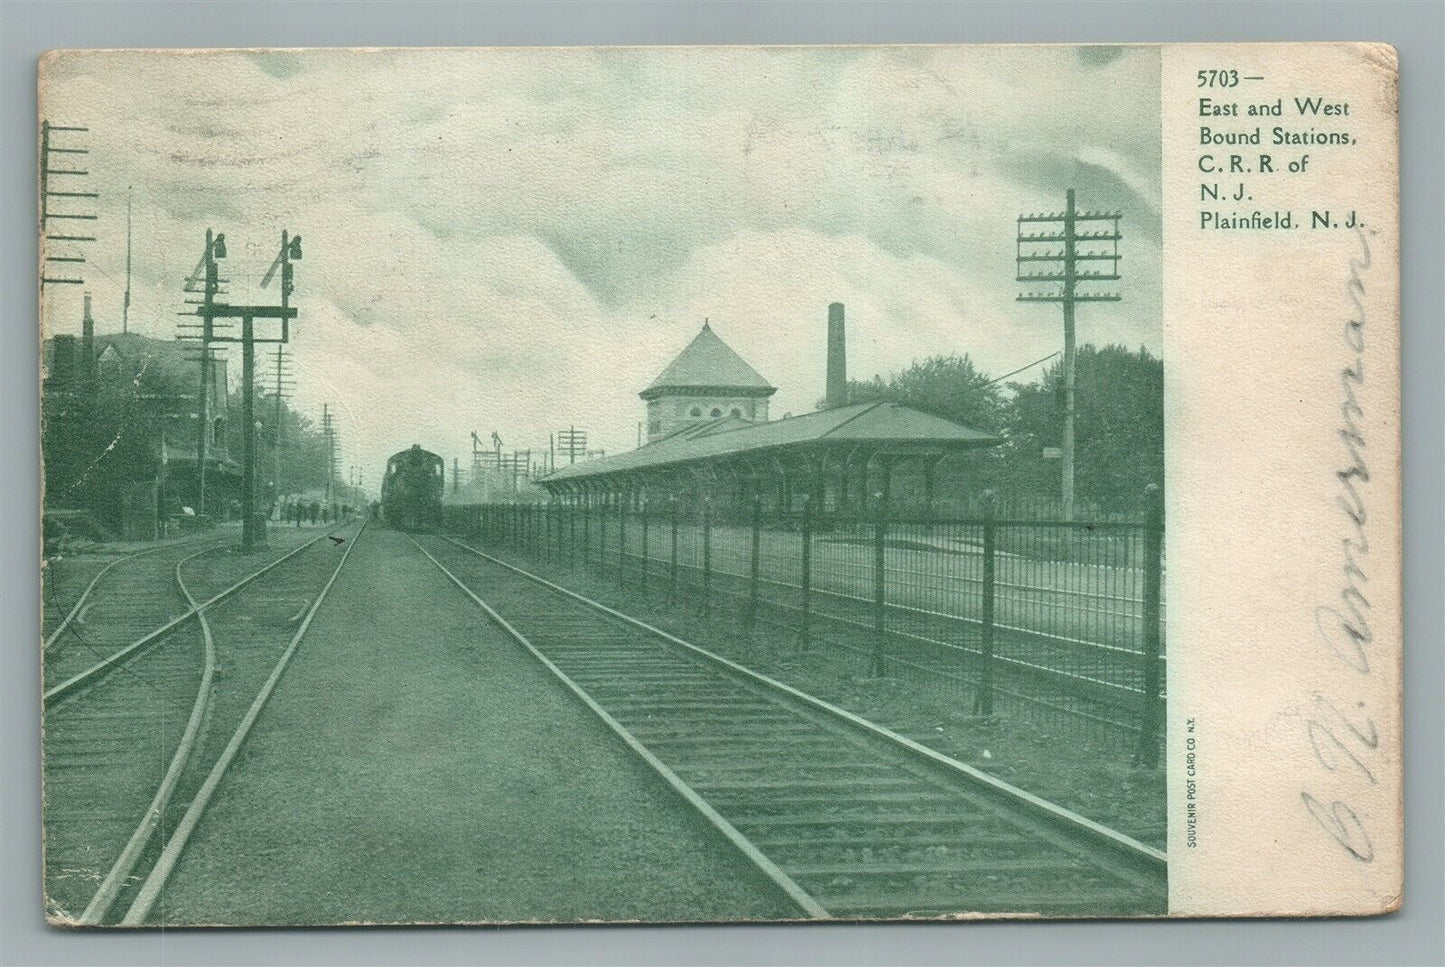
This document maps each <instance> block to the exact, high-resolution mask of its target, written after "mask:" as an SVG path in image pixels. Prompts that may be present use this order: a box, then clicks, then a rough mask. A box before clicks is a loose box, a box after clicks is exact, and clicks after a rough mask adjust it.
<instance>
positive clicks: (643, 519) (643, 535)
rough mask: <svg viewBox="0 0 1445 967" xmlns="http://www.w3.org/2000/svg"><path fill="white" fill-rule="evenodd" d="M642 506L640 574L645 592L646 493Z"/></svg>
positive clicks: (646, 566)
mask: <svg viewBox="0 0 1445 967" xmlns="http://www.w3.org/2000/svg"><path fill="white" fill-rule="evenodd" d="M640 506H641V512H642V572H641V573H640V574H639V575H638V576H639V577H640V578H641V579H642V580H641V582H640V584H641V588H642V590H643V591H644V592H646V591H647V568H648V562H647V496H646V495H645V494H644V495H643V497H642V503H641V505H640Z"/></svg>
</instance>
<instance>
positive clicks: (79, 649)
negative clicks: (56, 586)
mask: <svg viewBox="0 0 1445 967" xmlns="http://www.w3.org/2000/svg"><path fill="white" fill-rule="evenodd" d="M220 546H221V541H220V540H218V539H216V538H214V537H205V538H197V539H192V540H186V541H176V542H172V543H167V544H161V545H159V546H156V547H147V548H145V549H143V550H140V551H137V552H135V553H132V554H127V555H125V556H123V557H118V558H116V559H115V560H113V561H111V562H110V563H108V564H106V565H105V566H104V567H103V568H101V569H100V570H99V571H97V572H96V574H95V576H94V577H92V578H91V579H90V581H89V583H87V584H86V586H85V588H84V589H83V590H82V591H81V593H80V594H79V596H77V597H76V599H75V602H74V604H72V605H71V606H70V608H69V610H68V611H66V613H65V616H64V617H63V618H62V619H61V620H60V621H58V622H56V624H55V626H54V628H53V629H51V631H50V633H49V634H48V635H46V636H45V639H44V642H43V644H42V650H43V652H44V655H45V673H46V679H47V683H53V682H55V681H62V680H64V678H66V677H69V675H70V674H73V673H74V672H76V671H79V670H81V669H82V668H84V667H86V665H87V664H88V663H90V662H94V661H95V660H96V659H97V658H100V657H102V656H104V655H106V654H109V653H110V652H111V651H112V650H114V647H116V646H118V645H120V644H122V643H124V642H128V641H133V640H134V639H135V638H136V637H138V636H139V635H141V634H143V633H145V632H146V631H149V630H150V629H152V628H154V627H156V626H157V625H159V624H161V623H163V622H164V621H165V620H166V619H168V618H170V617H174V615H175V614H176V613H177V611H178V610H184V607H183V606H182V605H183V601H184V599H183V598H182V597H181V596H180V595H179V594H178V593H177V591H176V589H175V588H174V587H173V586H171V585H170V583H169V581H168V580H167V578H168V575H169V572H170V571H171V569H172V568H174V567H175V565H176V562H177V561H178V560H179V559H181V558H182V557H187V556H190V555H192V554H193V553H195V552H196V550H197V549H198V548H199V549H201V550H202V551H203V552H204V551H207V550H213V549H215V548H218V547H220ZM52 580H53V579H52V578H50V577H47V583H49V582H50V581H52ZM47 593H50V592H49V591H47Z"/></svg>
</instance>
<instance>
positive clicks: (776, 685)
mask: <svg viewBox="0 0 1445 967" xmlns="http://www.w3.org/2000/svg"><path fill="white" fill-rule="evenodd" d="M442 537H443V539H444V540H446V541H448V542H449V543H451V544H454V545H456V546H457V547H460V548H462V549H463V550H465V551H468V552H469V553H472V554H475V555H476V556H477V557H480V558H482V559H483V560H486V561H490V562H491V563H493V564H495V565H497V566H499V567H501V568H504V569H506V570H508V571H511V572H513V573H514V574H517V575H519V576H521V577H524V578H526V579H527V580H529V581H532V582H533V583H535V584H538V585H540V586H542V587H545V588H549V589H551V590H552V591H554V592H556V593H558V594H560V595H563V596H564V597H567V598H570V599H572V600H574V601H577V602H579V603H581V604H583V605H585V606H587V607H589V608H591V609H593V610H594V611H597V612H600V613H602V614H605V615H608V616H610V617H612V618H615V619H616V620H618V621H620V622H622V623H624V624H626V625H630V626H632V627H634V628H637V629H638V630H640V631H643V632H645V633H646V634H648V635H651V636H652V637H655V638H658V639H659V640H662V641H664V642H667V643H669V644H671V645H674V646H676V647H679V648H683V649H685V650H687V651H688V652H690V653H692V654H695V655H698V656H699V657H701V658H704V659H706V660H707V661H709V662H712V663H714V664H716V665H718V666H721V667H723V668H725V669H728V670H729V671H731V672H733V673H735V674H737V675H739V676H741V677H743V678H745V679H747V680H749V681H752V682H755V683H758V684H761V685H763V686H765V687H766V688H768V689H770V690H772V691H775V692H779V693H782V694H784V695H787V696H789V697H790V698H792V699H793V700H795V701H797V702H801V703H802V704H804V705H807V706H810V707H812V708H814V709H816V710H818V711H821V712H824V713H826V714H827V715H829V716H831V717H832V718H834V719H836V720H838V721H841V722H844V723H847V724H848V725H849V726H851V727H852V728H854V729H856V730H858V731H860V732H862V733H864V734H867V735H871V736H873V737H875V738H876V739H880V740H883V741H885V742H886V743H888V744H889V745H890V746H893V747H896V748H899V749H903V750H906V751H907V752H908V753H909V754H910V755H911V756H912V757H913V758H914V759H915V760H918V761H921V762H923V763H926V764H928V765H931V766H933V767H937V768H940V769H941V770H942V771H943V772H944V773H945V774H948V775H952V776H953V777H955V778H956V779H960V780H963V781H964V782H966V783H967V784H969V785H971V786H972V787H974V788H975V789H977V790H978V791H980V792H983V793H988V794H990V795H991V796H992V797H993V798H995V799H996V800H997V801H1000V802H1002V803H1005V804H1007V805H1010V806H1012V807H1013V808H1015V809H1016V810H1017V811H1019V812H1023V813H1025V814H1028V815H1031V816H1033V817H1034V818H1036V819H1039V820H1041V821H1043V822H1045V823H1047V824H1049V825H1051V826H1052V827H1054V828H1055V829H1056V830H1058V831H1060V832H1062V833H1064V834H1065V835H1066V836H1068V837H1070V838H1072V839H1074V840H1076V841H1077V840H1083V841H1085V842H1087V843H1088V844H1090V845H1092V846H1095V847H1098V848H1101V849H1103V850H1106V851H1108V852H1109V853H1110V854H1112V855H1113V856H1115V857H1117V858H1118V859H1120V860H1121V861H1123V862H1124V864H1125V865H1127V866H1128V867H1130V868H1132V869H1134V870H1136V871H1137V872H1139V873H1142V874H1144V875H1146V876H1148V877H1150V878H1157V877H1160V876H1163V875H1165V873H1166V870H1167V863H1168V857H1167V854H1166V853H1165V852H1164V851H1163V850H1159V849H1156V848H1154V847H1152V846H1149V845H1147V844H1145V843H1141V842H1139V841H1138V840H1136V839H1134V838H1133V837H1130V836H1127V835H1125V834H1124V833H1121V832H1119V831H1117V830H1114V829H1110V828H1109V827H1107V826H1105V825H1103V824H1102V823H1098V822H1095V821H1094V820H1092V819H1089V818H1088V817H1086V816H1081V815H1080V814H1078V813H1076V812H1073V811H1072V810H1069V809H1065V808H1064V807H1063V806H1060V805H1058V804H1057V803H1053V802H1050V801H1048V800H1047V799H1044V798H1042V797H1040V796H1036V795H1034V794H1033V793H1031V792H1028V791H1026V790H1023V789H1020V788H1018V787H1017V786H1014V785H1011V784H1010V783H1007V782H1004V781H1003V780H1001V779H998V778H995V777H994V776H991V775H989V774H988V773H985V772H982V771H981V770H979V769H976V768H974V767H973V766H970V765H968V764H967V763H963V762H959V761H958V760H956V759H953V758H950V757H949V756H946V755H943V754H942V753H940V752H936V751H934V750H933V749H930V748H928V747H927V746H925V745H922V744H920V743H918V742H915V741H913V740H912V739H910V738H907V737H906V736H903V735H899V734H898V733H896V732H894V731H892V730H891V729H888V728H885V727H884V726H881V725H878V724H877V723H875V722H871V721H869V720H868V719H865V718H863V717H861V716H859V715H855V714H854V713H852V712H849V711H848V710H847V709H844V708H841V707H839V706H837V705H834V704H832V703H831V702H827V701H824V700H823V699H820V698H817V697H815V696H813V695H809V694H808V693H807V692H803V691H800V690H799V689H796V688H794V687H792V686H791V685H787V684H785V683H783V682H780V681H778V680H777V679H774V678H770V677H768V676H766V675H762V674H760V673H758V672H755V671H753V670H752V669H750V668H748V667H746V666H744V665H740V664H738V663H737V662H734V661H731V660H730V659H727V658H724V657H722V656H721V655H717V654H714V653H713V652H710V651H708V650H707V649H705V648H700V647H698V646H697V645H694V644H692V643H691V642H688V641H685V640H683V639H682V638H679V637H677V636H676V635H673V634H670V633H668V632H666V631H663V630H662V629H661V628H657V627H654V626H653V625H650V624H648V623H647V622H645V621H641V620H639V619H637V618H634V617H632V616H631V615H628V614H625V613H623V612H621V611H618V610H617V609H615V608H611V607H608V606H607V605H605V604H602V603H601V602H599V601H594V600H592V599H591V598H588V597H585V596H584V595H581V594H578V593H577V592H575V591H573V590H571V589H569V588H565V587H563V586H561V585H559V584H555V583H553V582H551V581H548V580H547V579H546V578H544V577H541V576H539V575H536V574H533V573H531V572H530V571H526V570H524V569H522V568H519V567H517V566H516V565H514V564H510V563H508V562H507V561H503V560H501V559H499V558H495V557H493V556H492V555H490V554H487V553H486V552H484V551H480V550H478V549H476V548H474V547H472V546H470V545H468V544H465V543H463V542H462V541H459V540H457V539H455V538H453V537H448V536H446V535H442Z"/></svg>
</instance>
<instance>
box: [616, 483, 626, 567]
mask: <svg viewBox="0 0 1445 967" xmlns="http://www.w3.org/2000/svg"><path fill="white" fill-rule="evenodd" d="M617 496H618V500H617V586H618V587H619V588H622V587H626V585H627V581H626V576H627V495H626V494H618V495H617Z"/></svg>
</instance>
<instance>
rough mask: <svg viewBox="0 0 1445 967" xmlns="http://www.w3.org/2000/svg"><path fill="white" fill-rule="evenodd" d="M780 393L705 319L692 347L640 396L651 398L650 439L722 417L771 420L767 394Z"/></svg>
mask: <svg viewBox="0 0 1445 967" xmlns="http://www.w3.org/2000/svg"><path fill="white" fill-rule="evenodd" d="M777 391H778V388H777V387H776V386H773V385H771V384H770V383H769V382H768V381H767V380H766V379H764V378H763V377H762V376H760V375H759V374H758V371H757V370H755V369H753V368H752V367H751V366H749V365H748V364H747V363H746V362H745V361H744V360H743V358H742V357H741V356H739V355H738V354H737V353H735V352H733V350H732V348H731V347H729V346H728V344H727V343H725V342H723V341H722V340H721V339H720V338H718V334H717V333H715V332H713V331H712V326H710V325H708V323H707V322H706V321H704V322H703V324H702V331H701V332H699V333H698V334H697V335H696V336H695V337H693V340H692V342H690V343H688V344H687V348H686V349H684V350H683V351H682V352H681V353H679V354H678V356H677V358H676V359H674V360H673V361H672V362H671V363H670V364H668V367H667V368H666V369H664V370H663V371H662V373H661V374H659V375H658V377H657V379H655V380H653V381H652V383H651V385H649V386H648V387H647V389H645V390H643V391H642V392H641V393H639V394H637V395H639V396H641V397H642V398H643V399H644V400H645V401H646V402H647V439H648V442H651V441H653V440H658V439H661V438H662V437H665V436H670V435H671V434H673V433H676V432H677V431H678V430H680V429H682V428H684V427H686V426H690V425H692V424H694V423H701V422H703V421H706V420H714V419H720V418H723V417H733V418H735V419H740V420H746V421H747V422H749V423H766V422H767V419H768V397H770V396H772V395H773V394H774V393H776V392H777Z"/></svg>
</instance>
